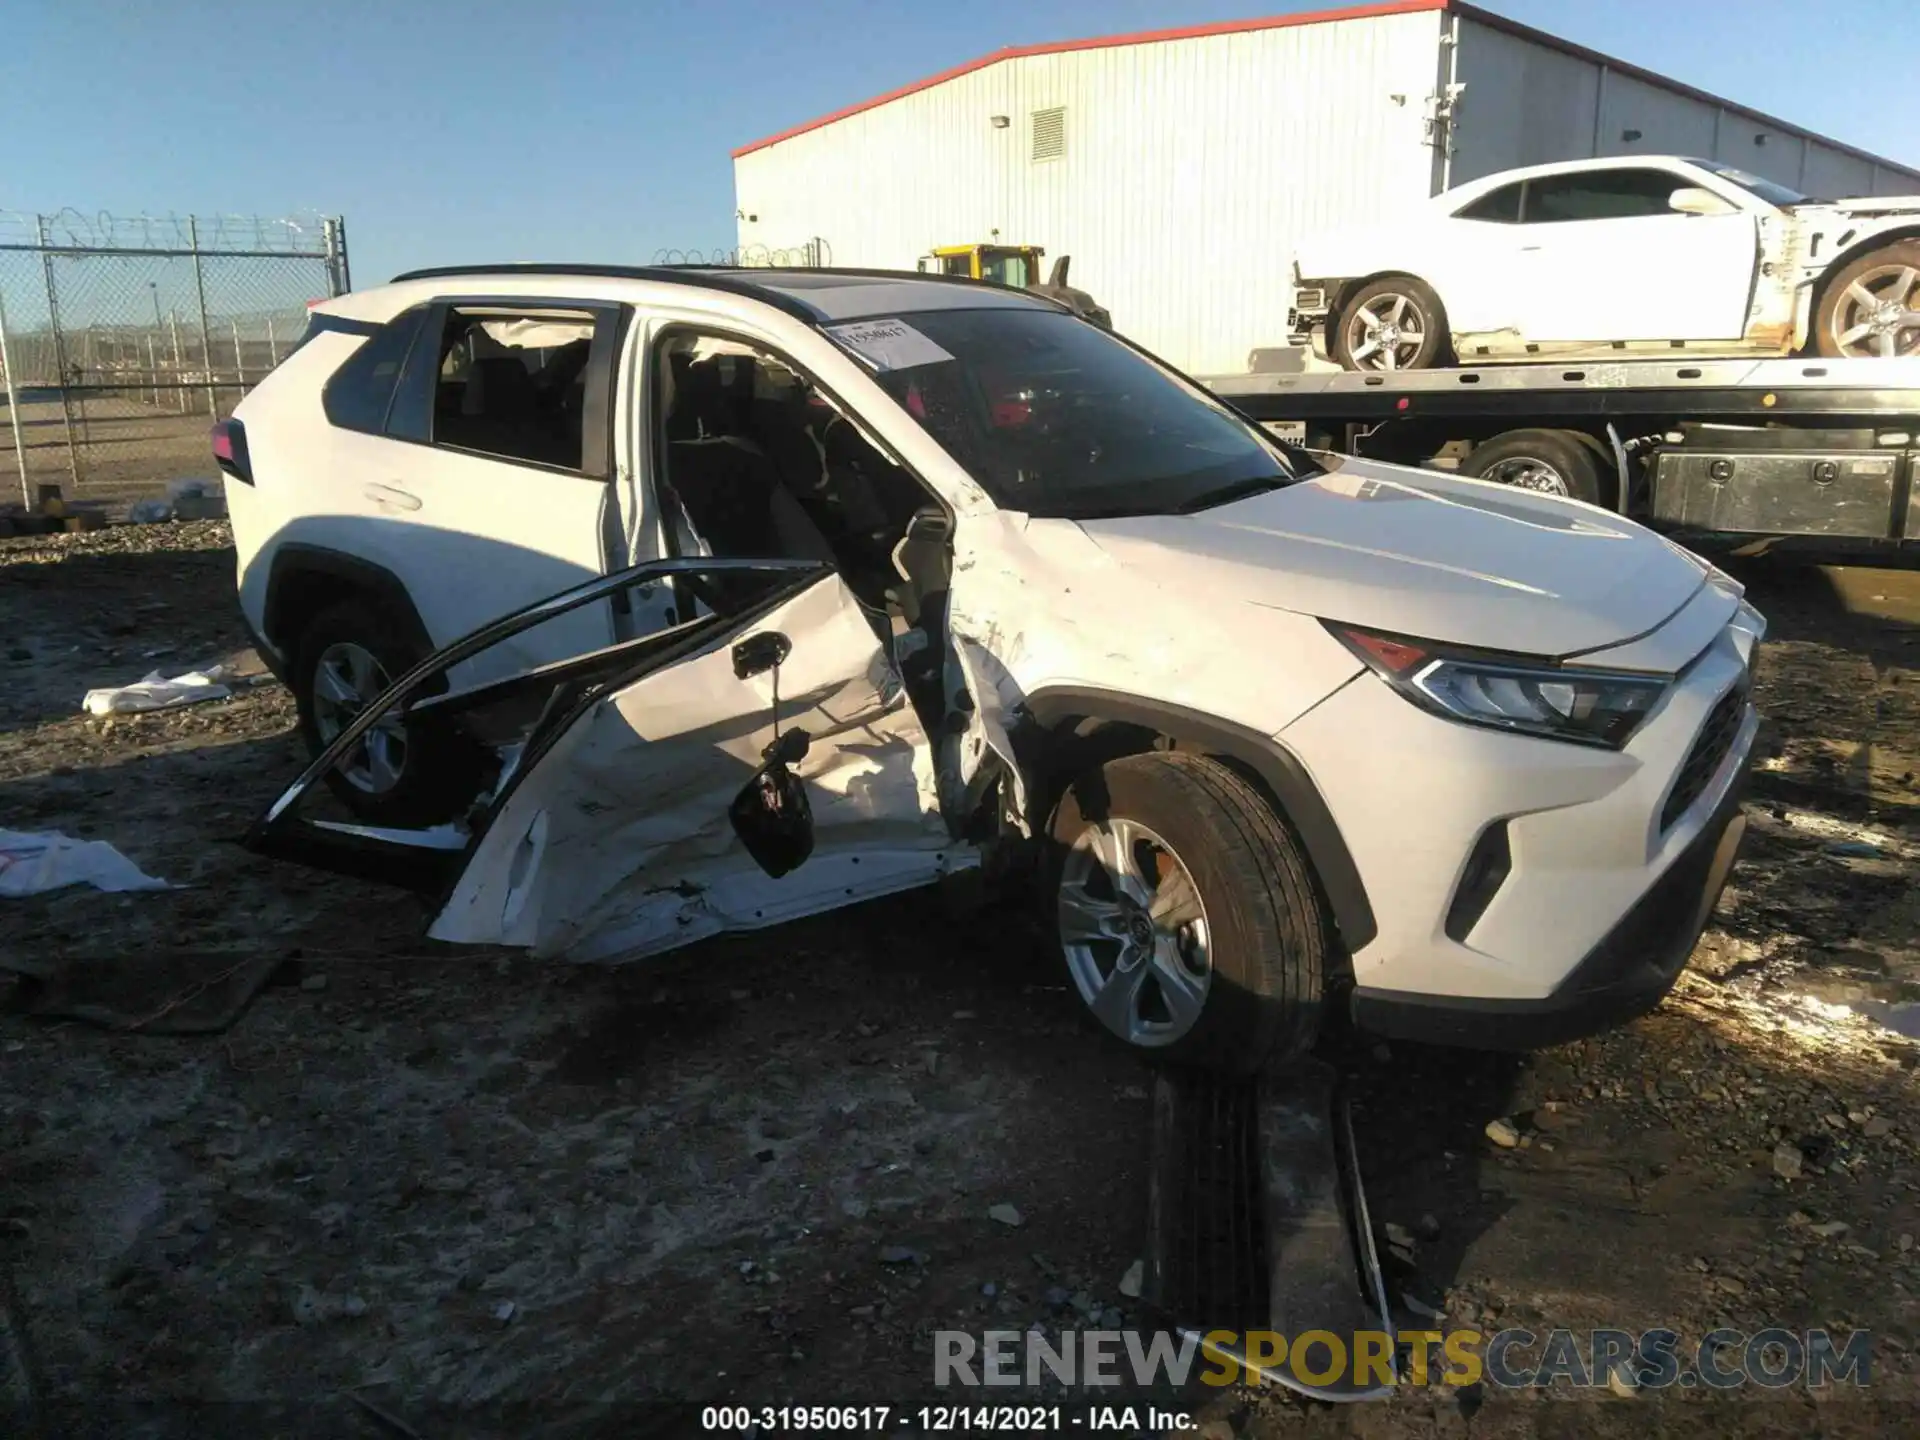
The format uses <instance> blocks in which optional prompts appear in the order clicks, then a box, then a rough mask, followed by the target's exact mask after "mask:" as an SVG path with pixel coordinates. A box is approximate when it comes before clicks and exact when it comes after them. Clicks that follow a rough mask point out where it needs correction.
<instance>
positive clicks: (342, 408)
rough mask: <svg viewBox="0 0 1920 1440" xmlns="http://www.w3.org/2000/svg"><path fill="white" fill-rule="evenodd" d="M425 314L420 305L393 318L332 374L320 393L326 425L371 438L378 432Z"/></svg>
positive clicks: (423, 307) (382, 425) (383, 424)
mask: <svg viewBox="0 0 1920 1440" xmlns="http://www.w3.org/2000/svg"><path fill="white" fill-rule="evenodd" d="M426 313H427V309H426V307H425V306H424V305H422V306H416V307H414V308H413V309H411V310H406V311H403V312H401V313H400V314H399V315H396V316H395V317H394V318H393V319H392V320H390V321H388V322H387V323H386V324H385V325H382V326H381V327H380V328H379V330H377V331H376V332H374V334H372V335H371V336H369V337H368V339H367V343H366V344H364V345H362V346H361V347H360V348H359V349H358V350H356V351H354V352H353V354H351V355H349V356H348V357H347V360H346V363H345V364H344V365H342V366H341V367H340V368H339V369H338V370H336V371H334V372H333V378H332V379H330V380H329V381H327V384H326V388H325V389H323V390H322V391H321V392H320V403H321V405H322V406H323V407H324V408H325V409H326V412H327V420H328V422H329V423H331V424H334V425H338V426H339V427H340V428H341V429H343V430H364V431H366V432H367V433H368V434H372V435H378V434H379V433H380V432H381V430H382V429H383V428H384V427H385V425H386V422H387V407H388V406H389V405H391V404H392V403H393V387H394V386H395V385H396V384H397V383H398V382H399V379H400V367H401V366H402V365H404V364H405V363H406V359H407V351H408V350H410V349H412V348H413V341H414V337H415V336H416V335H418V334H419V333H420V322H421V320H422V319H423V318H425V316H426Z"/></svg>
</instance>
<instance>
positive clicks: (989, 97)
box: [733, 0, 1920, 374]
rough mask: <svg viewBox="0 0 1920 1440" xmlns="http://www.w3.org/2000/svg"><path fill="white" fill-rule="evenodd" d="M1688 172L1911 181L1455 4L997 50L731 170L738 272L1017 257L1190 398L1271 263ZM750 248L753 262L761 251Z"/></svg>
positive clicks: (1915, 183) (1275, 304) (1273, 289)
mask: <svg viewBox="0 0 1920 1440" xmlns="http://www.w3.org/2000/svg"><path fill="white" fill-rule="evenodd" d="M1634 154H1642V155H1653V154H1681V155H1697V156H1703V157H1709V158H1713V159H1718V160H1721V161H1723V162H1725V163H1728V164H1733V165H1737V166H1739V167H1740V168H1742V169H1746V170H1750V171H1753V172H1754V173H1756V174H1759V175H1764V176H1766V177H1767V178H1768V179H1771V180H1776V181H1779V182H1781V183H1783V184H1786V185H1790V186H1793V187H1794V188H1796V189H1799V190H1802V191H1805V192H1807V193H1809V194H1814V195H1820V196H1826V197H1839V196H1849V195H1871V194H1887V193H1914V192H1920V172H1916V171H1915V170H1913V169H1910V168H1908V167H1907V166H1903V165H1899V164H1896V163H1894V162H1893V161H1891V160H1885V159H1882V158H1880V157H1878V156H1875V155H1870V154H1868V153H1866V152H1865V151H1862V150H1857V149H1855V148H1853V147H1852V146H1849V145H1844V144H1841V143H1840V142H1839V141H1836V140H1829V139H1826V138H1825V137H1823V136H1819V135H1815V134H1812V133H1810V132H1808V131H1806V130H1803V129H1800V128H1799V127H1797V126H1794V125H1789V124H1787V123H1786V122H1784V121H1781V120H1776V119H1773V118H1771V117H1769V116H1766V115H1763V114H1761V113H1759V112H1758V111H1755V110H1750V109H1748V108H1746V107H1745V106H1742V105H1738V104H1735V103H1734V102H1732V101H1730V100H1722V99H1719V98H1717V97H1715V96H1712V95H1708V94H1705V93H1703V92H1701V91H1699V90H1695V89H1692V88H1690V87H1689V86H1686V85H1683V84H1681V83H1679V82H1678V81H1675V80H1669V79H1667V78H1665V77H1664V76H1660V75H1655V74H1653V73H1651V72H1649V71H1646V70H1643V69H1640V68H1639V67H1637V66H1633V65H1628V64H1625V63H1623V62H1621V61H1618V60H1613V59H1610V58H1608V57H1607V56H1605V55H1600V54H1596V53H1595V52H1593V51H1590V50H1586V49H1583V48H1581V47H1580V46H1577V45H1573V44H1570V43H1568V42H1567V41H1564V40H1560V39H1557V38H1555V37H1554V36H1551V35H1548V34H1545V33H1543V32H1541V31H1538V30H1534V29H1531V28H1529V27H1527V26H1524V25H1518V24H1515V23H1514V22H1513V21H1510V20H1507V19H1504V18H1502V17H1500V16H1497V15H1492V14H1489V13H1487V12H1486V11H1484V10H1480V9H1477V8H1475V7H1473V6H1470V5H1465V4H1461V3H1458V0H1396V3H1388V4H1376V5H1367V6H1363V7H1359V8H1355V9H1348V10H1334V11H1325V12H1319V13H1315V14H1301V15H1285V16H1278V17H1275V18H1273V19H1267V20H1248V21H1240V22H1234V23H1228V24H1219V25H1205V26H1196V27H1192V28H1189V29H1182V30H1164V31H1157V32H1153V33H1148V34H1139V35H1118V36H1111V37H1107V38H1104V39H1094V40H1073V41H1065V42H1062V43H1059V44H1051V45H1032V46H1026V47H1022V48H1018V49H1005V50H999V51H996V52H994V53H993V54H991V55H988V56H985V57H983V58H981V59H978V60H974V61H970V62H969V63H967V64H965V65H961V66H958V67H956V68H955V69H952V70H948V71H946V72H945V73H943V74H940V75H935V76H932V77H930V78H928V79H926V80H922V81H919V82H917V83H915V84H912V85H908V86H905V87H903V88H901V89H899V90H895V91H893V92H892V93H890V94H887V95H882V96H879V97H877V98H875V99H872V100H868V101H864V102H862V103H860V104H857V105H852V106H849V107H848V108H847V109H844V110H841V111H838V112H836V113H835V114H832V115H827V116H823V117H821V118H820V119H818V120H814V121H811V122H809V123H807V124H805V125H800V126H797V127H795V128H794V129H792V130H788V131H786V132H784V133H782V134H779V135H775V136H772V137H770V138H768V139H765V140H760V141H757V142H755V143H754V144H751V145H747V146H744V147H743V148H741V149H739V150H737V151H735V152H734V156H733V162H734V191H735V197H736V201H737V204H738V207H739V212H740V218H739V222H738V223H739V240H740V246H741V250H742V253H743V257H751V256H754V255H756V254H763V253H765V252H766V251H778V250H786V249H798V248H799V247H805V246H810V245H817V248H818V252H819V253H820V254H821V256H822V257H823V258H825V259H826V260H827V261H829V262H830V263H832V264H835V265H871V266H884V267H889V268H906V269H911V268H912V267H913V265H914V263H915V261H916V260H917V259H918V258H919V257H920V256H922V255H925V254H927V253H928V252H929V251H930V250H932V249H933V247H934V246H936V245H957V244H969V243H984V242H989V241H994V240H997V241H998V242H1000V243H1003V244H1015V245H1040V246H1044V247H1045V248H1046V251H1047V254H1048V255H1049V256H1059V255H1063V254H1066V255H1071V256H1072V257H1073V283H1074V284H1075V285H1078V286H1080V287H1082V288H1083V289H1086V290H1089V291H1091V292H1092V293H1093V294H1094V296H1095V297H1096V298H1097V299H1098V300H1099V301H1100V302H1101V303H1102V304H1104V305H1106V306H1107V307H1108V308H1109V309H1110V310H1111V311H1112V312H1113V316H1114V323H1115V324H1116V325H1117V326H1118V327H1119V328H1120V329H1121V330H1122V331H1124V332H1125V333H1126V334H1128V335H1130V336H1132V337H1133V338H1134V339H1136V340H1138V341H1140V342H1141V343H1142V344H1144V345H1146V346H1147V347H1148V348H1150V349H1152V350H1155V351H1158V352H1159V353H1161V354H1162V355H1165V356H1166V357H1167V358H1168V359H1170V360H1172V361H1174V362H1175V363H1176V364H1178V365H1181V366H1182V367H1184V368H1186V369H1188V370H1190V371H1192V372H1195V373H1199V374H1207V373H1221V372H1229V371H1234V370H1238V369H1241V368H1243V367H1244V366H1245V364H1246V361H1247V355H1248V352H1249V351H1250V350H1251V349H1252V348H1253V347H1255V346H1258V345H1276V344H1282V343H1284V341H1285V337H1286V328H1287V301H1288V284H1289V281H1290V276H1291V261H1292V255H1293V245H1294V242H1295V240H1296V239H1297V238H1298V237H1301V236H1303V235H1305V234H1307V233H1309V232H1311V231H1314V230H1318V229H1320V228H1322V227H1325V226H1329V225H1335V224H1345V223H1348V222H1355V221H1363V220H1370V219H1374V218H1377V217H1379V216H1380V215H1382V214H1384V213H1388V212H1391V211H1393V210H1395V209H1396V208H1400V207H1404V206H1406V205H1407V204H1409V203H1410V202H1412V201H1414V200H1415V199H1417V198H1419V197H1424V196H1427V195H1430V194H1433V193H1435V192H1437V191H1439V190H1443V189H1446V188H1447V187H1449V186H1451V185H1457V184H1460V183H1462V182H1463V181H1466V180H1470V179H1473V178H1475V177H1477V176H1481V175H1485V174H1487V173H1488V172H1490V171H1494V170H1502V169H1506V168H1509V167H1511V166H1515V165H1528V164H1537V163H1540V162H1543V161H1550V160H1564V159H1573V158H1584V157H1587V156H1593V155H1634ZM763 247H764V248H763Z"/></svg>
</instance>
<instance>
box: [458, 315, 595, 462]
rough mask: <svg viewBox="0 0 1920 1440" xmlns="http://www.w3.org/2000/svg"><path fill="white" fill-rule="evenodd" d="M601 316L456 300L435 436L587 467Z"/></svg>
mask: <svg viewBox="0 0 1920 1440" xmlns="http://www.w3.org/2000/svg"><path fill="white" fill-rule="evenodd" d="M595 323H596V322H595V317H594V315H593V314H592V313H590V312H588V311H580V310H565V309H554V310H547V309H539V310H533V309H528V310H515V309H505V308H497V307H494V306H473V307H468V306H459V305H456V306H451V307H449V308H448V309H447V311H446V325H445V327H444V329H443V330H442V331H441V334H440V343H439V364H438V366H437V367H436V373H435V376H434V383H433V422H432V426H433V429H432V439H433V443H434V444H435V445H444V446H447V447H449V448H452V449H455V450H470V451H477V452H478V453H480V454H482V455H493V456H497V457H499V458H500V459H502V460H518V461H525V462H529V463H531V464H535V465H551V466H555V467H557V468H559V469H563V470H580V469H581V468H582V460H583V458H584V449H585V445H584V438H585V433H584V432H585V428H586V411H587V392H588V383H587V382H588V378H589V362H590V360H591V359H592V355H593V336H594V328H595Z"/></svg>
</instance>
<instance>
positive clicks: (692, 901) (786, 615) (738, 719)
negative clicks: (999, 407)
mask: <svg viewBox="0 0 1920 1440" xmlns="http://www.w3.org/2000/svg"><path fill="white" fill-rule="evenodd" d="M768 633H778V634H782V635H786V636H789V637H792V644H791V651H790V653H789V655H788V658H787V659H786V660H785V661H784V662H783V663H782V664H780V665H778V666H777V667H774V668H772V669H769V670H767V671H765V672H763V673H761V674H758V675H753V676H750V677H748V678H746V679H744V680H743V679H742V678H741V677H740V676H739V675H738V674H736V672H735V668H734V663H733V653H732V652H733V649H734V643H735V639H736V637H733V636H729V637H727V638H726V639H725V640H723V641H716V642H714V643H713V644H711V645H709V646H708V647H707V648H706V649H705V650H704V651H703V652H701V653H700V654H697V655H694V656H692V657H690V658H688V659H685V660H683V661H681V662H679V663H677V664H675V665H673V666H671V667H669V668H667V669H665V670H662V671H657V672H654V673H651V674H648V675H645V676H642V677H640V678H638V679H637V680H635V681H633V682H632V683H631V684H629V685H627V686H625V687H624V688H622V689H619V690H617V691H614V692H611V693H609V694H606V695H604V696H602V697H600V698H599V699H598V700H596V701H595V702H594V703H593V705H592V706H591V707H590V708H589V709H588V711H587V712H586V713H585V714H583V715H582V716H580V717H579V718H578V719H577V720H576V721H574V723H573V724H572V725H570V726H569V727H568V730H567V733H566V734H565V736H564V737H562V739H561V740H560V741H559V742H558V743H556V744H555V745H554V746H553V747H552V749H551V750H549V751H548V753H547V754H546V755H545V756H543V757H542V758H541V759H540V760H539V761H537V762H536V763H535V764H534V765H533V768H532V770H531V772H530V773H529V774H528V775H527V777H526V779H525V780H524V781H523V782H522V783H521V784H520V785H519V786H518V788H517V789H516V790H515V792H514V794H513V796H512V798H511V799H510V800H509V801H508V803H507V804H506V806H505V807H504V808H503V809H502V810H501V812H500V814H499V815H498V816H497V817H496V818H495V822H494V824H493V826H492V828H491V829H490V831H489V832H488V834H487V836H486V837H485V838H484V840H483V841H482V842H481V844H480V845H479V846H478V847H477V849H476V851H475V853H474V855H473V858H472V860H471V862H470V863H469V864H468V866H467V868H466V871H465V873H464V874H463V875H462V876H461V878H460V881H459V883H458V884H457V885H456V886H455V887H454V890H453V892H452V894H451V895H450V896H449V898H448V902H447V904H446V906H445V908H444V909H443V911H442V913H441V915H440V916H439V918H438V919H437V920H436V921H435V923H434V926H433V929H432V931H431V932H430V933H431V934H432V935H433V936H434V938H436V939H442V940H467V941H492V942H494V943H500V944H507V945H524V946H528V947H531V948H532V949H534V950H535V951H536V953H539V954H543V955H553V954H561V953H565V954H569V955H573V956H575V957H577V958H589V957H590V958H617V957H619V956H620V955H623V954H628V953H636V954H637V953H651V952H653V951H657V950H661V949H665V948H670V947H671V946H672V945H675V944H685V943H688V942H690V941H691V940H693V939H697V938H699V937H700V936H702V935H707V934H713V933H716V932H717V931H720V930H727V929H745V928H752V927H754V926H757V925H764V924H769V923H772V922H773V920H774V919H775V918H792V917H794V916H796V915H800V914H809V913H812V912H814V911H816V910H823V909H828V908H831V907H832V906H833V905H837V904H844V903H847V902H848V900H849V899H851V898H856V896H857V895H858V894H876V893H884V891H886V890H890V889H898V888H901V887H902V886H903V885H905V884H912V883H925V882H927V881H930V880H932V879H935V878H937V877H938V875H939V874H940V873H941V872H942V871H943V870H944V869H946V868H950V867H951V866H952V865H953V864H954V863H956V862H955V861H954V860H953V858H952V857H951V856H946V855H945V853H944V852H948V851H951V850H952V848H953V846H952V839H951V836H950V835H949V833H948V830H947V825H946V822H945V820H944V818H943V816H942V814H941V810H940V806H939V800H938V794H937V789H936V786H935V782H934V776H933V773H932V762H931V747H930V745H929V744H928V741H927V735H926V732H925V730H924V728H923V727H922V725H921V723H920V720H919V717H918V716H917V715H916V714H915V713H914V710H913V708H912V706H911V705H909V704H908V703H907V700H906V697H905V695H904V694H903V693H902V691H901V689H900V687H899V684H898V681H897V679H896V678H895V677H894V675H893V672H892V667H891V665H890V663H889V662H888V661H887V659H886V658H885V655H884V653H883V652H882V651H881V649H880V646H879V642H878V640H877V639H876V637H875V633H874V629H873V626H872V624H871V623H870V622H869V620H868V618H867V616H866V614H865V613H864V612H863V611H862V610H861V609H860V606H859V603H858V602H857V601H856V600H855V599H854V598H853V596H852V595H851V594H850V593H849V592H848V591H847V589H846V587H845V585H844V584H843V583H841V581H840V580H839V579H838V577H837V576H832V575H828V576H825V577H823V578H822V579H820V580H819V581H817V582H816V583H814V584H813V585H811V586H810V587H808V588H807V589H806V590H805V591H803V592H801V593H800V594H799V595H797V596H794V597H792V598H791V599H789V600H786V601H784V602H782V603H781V604H780V605H778V606H776V607H774V608H773V609H772V610H770V611H768V612H767V613H766V614H764V615H762V616H760V617H759V618H758V619H757V620H756V621H755V622H754V623H753V625H751V626H750V627H748V629H747V635H748V637H751V636H753V635H758V634H768ZM776 691H777V693H778V701H777V704H776V698H775V697H776ZM776 728H796V729H800V730H804V731H806V732H807V734H808V735H809V736H810V737H811V739H812V742H813V743H812V745H811V747H810V749H809V751H808V754H807V757H806V758H805V759H803V760H802V761H800V762H799V763H798V764H797V765H796V766H795V767H794V768H795V773H796V774H797V775H798V776H799V778H800V779H801V780H802V781H803V782H804V784H805V786H806V791H807V796H808V801H809V803H810V805H811V806H812V811H813V824H814V833H815V854H814V857H813V858H812V859H810V860H809V861H808V862H807V863H806V864H805V865H803V866H801V867H800V868H799V869H798V870H796V871H795V872H793V873H792V874H789V875H785V876H782V877H780V878H779V879H777V880H776V879H773V878H771V877H768V876H766V875H764V874H762V873H761V872H759V871H758V870H757V869H756V868H755V867H754V866H753V865H752V862H751V860H750V859H748V858H747V857H746V856H745V854H744V853H743V851H742V850H741V847H740V845H739V841H738V837H737V836H736V835H735V834H734V832H733V829H732V827H731V825H730V823H729V820H728V813H727V812H728V806H729V804H730V803H731V801H732V799H733V797H734V795H735V794H736V793H737V792H738V791H739V790H740V787H741V786H742V784H743V783H745V781H746V779H747V778H748V777H749V776H750V775H751V774H752V773H753V772H754V770H755V769H756V768H757V767H758V766H759V765H760V763H761V758H762V754H763V752H764V750H765V748H766V747H767V746H768V745H769V744H770V743H771V742H772V740H773V738H774V733H775V730H776ZM833 857H838V858H839V860H840V861H841V862H844V863H830V861H832V859H833ZM863 865H865V866H872V867H875V871H876V875H877V878H876V879H874V880H872V881H869V880H868V879H867V878H866V877H865V876H864V875H863V876H862V877H861V878H860V880H859V882H858V883H857V884H854V885H851V886H850V885H849V883H848V882H849V879H850V877H849V875H848V874H846V873H844V872H846V871H851V870H853V869H855V868H856V867H859V866H863Z"/></svg>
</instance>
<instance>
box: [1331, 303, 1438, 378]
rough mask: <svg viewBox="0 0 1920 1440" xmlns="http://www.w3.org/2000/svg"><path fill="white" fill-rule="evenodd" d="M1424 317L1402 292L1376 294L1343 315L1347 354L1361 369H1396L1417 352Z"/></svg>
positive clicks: (1424, 328)
mask: <svg viewBox="0 0 1920 1440" xmlns="http://www.w3.org/2000/svg"><path fill="white" fill-rule="evenodd" d="M1426 338H1427V317H1426V316H1425V315H1423V314H1421V312H1420V307H1419V306H1418V305H1416V304H1414V302H1413V301H1412V300H1411V299H1410V298H1408V297H1407V296H1405V295H1394V294H1391V293H1389V294H1385V295H1376V296H1374V297H1373V298H1372V299H1371V300H1369V301H1367V302H1366V303H1365V304H1363V305H1362V306H1360V308H1359V309H1357V310H1355V311H1354V312H1353V314H1352V315H1350V316H1349V317H1348V318H1347V354H1349V355H1351V356H1352V357H1353V363H1354V364H1355V365H1358V366H1360V367H1361V368H1362V369H1364V370H1398V369H1401V368H1402V367H1403V366H1404V365H1406V364H1408V363H1409V362H1411V361H1412V360H1413V359H1414V358H1415V357H1416V356H1418V355H1419V353H1420V346H1421V345H1422V344H1423V343H1424V342H1425V340H1426Z"/></svg>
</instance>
